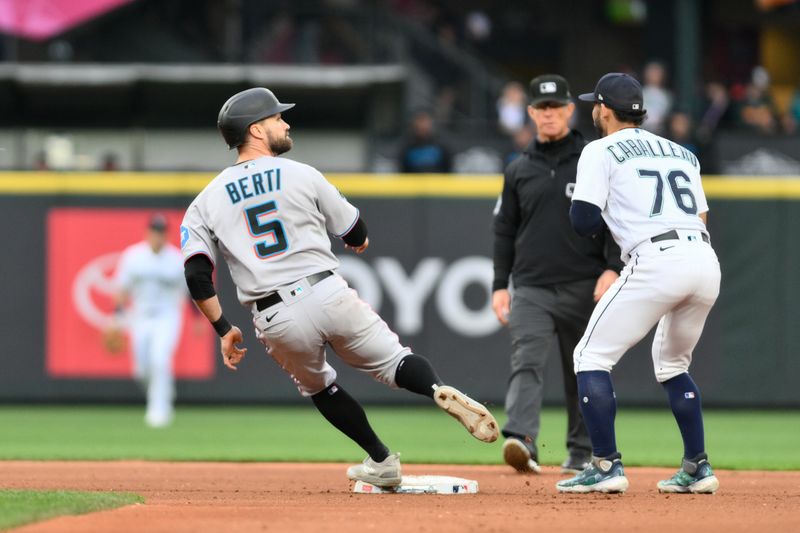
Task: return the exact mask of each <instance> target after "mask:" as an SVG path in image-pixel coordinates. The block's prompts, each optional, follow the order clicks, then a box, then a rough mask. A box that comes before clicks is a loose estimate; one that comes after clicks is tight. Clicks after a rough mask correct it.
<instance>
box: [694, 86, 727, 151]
mask: <svg viewBox="0 0 800 533" xmlns="http://www.w3.org/2000/svg"><path fill="white" fill-rule="evenodd" d="M730 103H731V100H730V97H729V96H728V90H727V89H726V88H725V86H724V85H723V84H721V83H719V82H716V81H712V82H709V83H707V84H706V87H705V108H704V110H703V113H702V115H701V117H700V123H699V124H698V126H697V132H696V135H697V138H698V140H699V141H700V142H701V143H703V144H706V143H709V142H711V139H712V138H713V136H714V133H715V132H716V131H717V128H718V127H719V126H720V125H725V123H726V122H730V114H731V113H730Z"/></svg>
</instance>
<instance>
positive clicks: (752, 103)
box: [737, 66, 778, 134]
mask: <svg viewBox="0 0 800 533" xmlns="http://www.w3.org/2000/svg"><path fill="white" fill-rule="evenodd" d="M769 83H770V80H769V73H768V72H767V70H766V69H765V68H764V67H761V66H757V67H755V68H754V69H753V74H752V76H751V79H750V83H748V84H747V86H746V87H745V88H744V90H743V91H741V90H738V91H737V96H740V98H739V101H738V113H737V118H738V121H739V125H740V126H743V127H745V128H748V129H750V130H753V131H755V132H758V133H764V134H772V133H776V132H777V131H778V114H777V113H776V111H775V105H774V103H773V102H772V97H771V96H770V94H769ZM742 92H743V94H741V93H742Z"/></svg>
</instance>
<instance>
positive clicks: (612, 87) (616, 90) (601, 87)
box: [578, 72, 644, 112]
mask: <svg viewBox="0 0 800 533" xmlns="http://www.w3.org/2000/svg"><path fill="white" fill-rule="evenodd" d="M578 99H579V100H582V101H584V102H592V103H595V104H605V105H606V106H608V107H610V108H611V109H614V110H616V111H634V112H637V111H638V112H641V111H644V98H643V97H642V85H641V84H640V83H639V82H638V81H636V79H635V78H633V77H632V76H628V75H627V74H623V73H621V72H609V73H608V74H606V75H605V76H603V77H602V78H600V80H599V81H598V82H597V85H596V86H595V88H594V92H593V93H585V94H582V95H580V96H578Z"/></svg>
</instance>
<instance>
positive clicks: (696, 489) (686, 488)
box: [658, 453, 719, 494]
mask: <svg viewBox="0 0 800 533" xmlns="http://www.w3.org/2000/svg"><path fill="white" fill-rule="evenodd" d="M718 488H719V480H718V479H717V477H716V476H715V475H714V471H713V470H711V465H710V464H708V456H707V455H706V454H704V453H702V454H700V455H698V456H697V457H695V458H693V459H691V460H689V459H683V460H682V461H681V469H680V470H678V471H677V472H676V473H675V475H674V476H672V477H671V478H670V479H665V480H663V481H659V482H658V492H663V493H669V494H673V493H680V494H688V493H690V494H714V493H715V492H716V491H717V489H718Z"/></svg>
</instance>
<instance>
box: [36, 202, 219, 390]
mask: <svg viewBox="0 0 800 533" xmlns="http://www.w3.org/2000/svg"><path fill="white" fill-rule="evenodd" d="M154 212H155V211H154V210H152V209H90V208H56V209H52V210H51V211H50V212H49V214H48V219H47V292H46V294H47V300H46V302H45V307H46V309H47V311H46V319H47V355H46V365H47V373H48V375H49V376H51V377H56V378H124V377H130V376H132V368H133V364H132V357H131V353H130V346H129V345H130V343H129V342H128V346H126V348H125V349H124V350H123V351H122V352H121V353H119V354H112V353H110V352H108V351H107V350H106V349H105V347H104V346H103V342H102V335H103V331H104V330H105V329H106V327H107V326H108V324H109V321H110V319H111V317H112V311H113V293H114V284H113V279H114V273H115V270H116V266H117V261H118V260H119V257H120V255H121V253H122V251H123V250H124V249H125V248H127V247H128V246H130V245H131V244H134V243H136V242H139V241H142V240H143V239H144V237H145V233H146V231H147V225H148V221H149V219H150V217H151V216H152V214H153V213H154ZM159 212H160V213H162V214H163V215H164V216H165V217H166V218H167V221H168V225H169V227H168V232H169V241H170V242H171V243H172V244H174V245H175V246H178V245H179V233H180V232H179V229H178V228H179V227H180V223H181V219H182V217H183V212H182V211H180V210H177V209H173V210H159ZM183 318H184V320H183V330H182V332H181V338H180V341H179V343H178V350H177V353H176V356H175V359H174V363H173V366H174V370H175V377H177V378H179V379H180V378H182V379H209V378H210V377H212V376H213V374H214V355H215V349H216V343H215V337H214V332H213V330H212V329H211V328H210V326H208V324H207V323H206V320H205V318H204V317H203V316H202V315H200V313H199V312H197V311H195V310H194V309H192V304H191V301H190V300H189V299H188V297H187V299H186V304H185V306H184V312H183Z"/></svg>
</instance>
